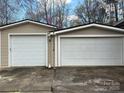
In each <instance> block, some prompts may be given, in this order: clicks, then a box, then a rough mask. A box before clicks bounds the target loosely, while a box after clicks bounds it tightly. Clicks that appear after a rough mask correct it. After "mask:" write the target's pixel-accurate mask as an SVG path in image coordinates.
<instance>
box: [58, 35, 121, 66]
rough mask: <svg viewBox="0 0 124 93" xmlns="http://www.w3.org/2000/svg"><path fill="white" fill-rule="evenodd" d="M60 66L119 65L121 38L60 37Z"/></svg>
mask: <svg viewBox="0 0 124 93" xmlns="http://www.w3.org/2000/svg"><path fill="white" fill-rule="evenodd" d="M59 54H60V55H59V56H60V57H59V58H60V59H59V60H60V64H61V65H62V66H85V65H88V66H92V65H94V66H95V65H99V66H102V65H121V64H122V39H121V38H66V37H63V38H61V39H60V53H59Z"/></svg>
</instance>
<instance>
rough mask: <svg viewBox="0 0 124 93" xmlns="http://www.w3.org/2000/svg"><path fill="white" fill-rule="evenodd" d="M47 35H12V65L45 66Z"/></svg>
mask: <svg viewBox="0 0 124 93" xmlns="http://www.w3.org/2000/svg"><path fill="white" fill-rule="evenodd" d="M46 43H47V41H46V36H45V35H44V36H40V35H29V36H28V35H25V36H21V35H20V36H19V35H17V36H11V37H10V47H11V51H10V66H45V65H46V47H47V46H46Z"/></svg>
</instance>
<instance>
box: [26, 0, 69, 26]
mask: <svg viewBox="0 0 124 93" xmlns="http://www.w3.org/2000/svg"><path fill="white" fill-rule="evenodd" d="M29 1H30V0H29ZM29 1H28V2H25V3H28V4H26V5H28V6H25V7H26V15H25V16H26V18H29V19H33V20H37V21H42V22H46V23H47V24H52V25H56V26H58V28H62V27H64V26H67V22H66V21H67V17H68V14H69V7H68V6H67V4H66V0H65V1H63V0H37V1H36V0H35V1H34V0H31V3H29ZM32 3H33V5H34V6H33V9H32V8H31V6H32Z"/></svg>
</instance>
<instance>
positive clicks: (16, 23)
mask: <svg viewBox="0 0 124 93" xmlns="http://www.w3.org/2000/svg"><path fill="white" fill-rule="evenodd" d="M25 23H32V24H35V25H39V26H44V27H48V28H54V29H56V28H57V27H56V26H53V25H48V24H45V23H41V22H37V21H33V20H28V19H26V20H21V21H17V22H13V23H10V24H7V25H3V26H1V27H0V30H1V29H5V28H9V27H14V26H17V25H21V24H25Z"/></svg>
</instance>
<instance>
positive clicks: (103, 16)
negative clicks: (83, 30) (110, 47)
mask: <svg viewBox="0 0 124 93" xmlns="http://www.w3.org/2000/svg"><path fill="white" fill-rule="evenodd" d="M77 2H78V3H79V4H78V5H77V6H76V7H75V8H74V9H73V10H72V9H71V6H70V5H68V4H67V3H66V0H0V25H4V24H9V23H11V22H14V21H17V20H22V19H31V20H35V21H40V22H44V23H47V24H52V25H55V26H57V27H58V28H66V27H70V26H76V25H82V24H87V23H92V22H95V23H102V24H110V25H113V24H114V23H116V22H118V21H120V20H123V19H124V0H82V1H77ZM72 6H73V5H72Z"/></svg>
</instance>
